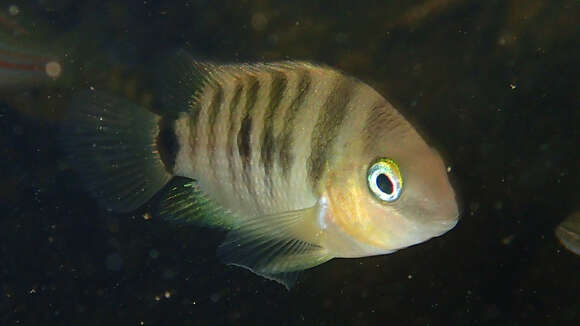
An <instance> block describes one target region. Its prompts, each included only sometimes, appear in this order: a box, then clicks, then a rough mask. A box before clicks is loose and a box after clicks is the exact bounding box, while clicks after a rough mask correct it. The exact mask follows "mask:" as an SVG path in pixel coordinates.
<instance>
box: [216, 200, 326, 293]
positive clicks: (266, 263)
mask: <svg viewBox="0 0 580 326" xmlns="http://www.w3.org/2000/svg"><path fill="white" fill-rule="evenodd" d="M315 212H316V207H311V208H306V209H303V210H297V211H291V212H284V213H281V214H278V215H269V216H259V217H254V218H251V219H248V220H245V221H243V222H242V223H240V225H239V226H237V227H235V228H233V229H232V230H231V231H230V232H229V233H228V235H227V236H226V239H225V241H224V242H223V243H222V244H221V245H220V246H219V248H218V256H219V257H220V259H221V260H222V261H224V262H225V263H227V264H230V265H235V266H240V267H243V268H246V269H248V270H250V271H252V272H254V273H256V274H258V275H261V276H263V277H266V278H268V279H271V280H274V281H277V282H279V283H281V284H282V285H284V286H286V288H290V287H291V286H292V285H293V284H294V283H295V282H296V279H297V277H298V274H299V272H300V271H302V270H304V269H308V268H311V267H314V266H317V265H320V264H322V263H324V262H326V261H328V260H330V259H332V258H333V256H332V255H331V253H330V252H328V251H327V250H326V249H324V248H323V247H320V246H318V245H316V244H313V243H310V242H307V241H304V240H300V239H297V238H296V237H295V235H294V232H295V227H296V226H298V223H301V222H304V220H305V219H308V218H312V217H313V214H314V213H315Z"/></svg>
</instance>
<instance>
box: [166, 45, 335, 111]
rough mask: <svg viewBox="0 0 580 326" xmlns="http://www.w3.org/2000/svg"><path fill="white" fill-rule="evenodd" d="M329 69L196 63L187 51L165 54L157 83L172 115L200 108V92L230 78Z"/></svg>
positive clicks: (277, 64)
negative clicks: (296, 70)
mask: <svg viewBox="0 0 580 326" xmlns="http://www.w3.org/2000/svg"><path fill="white" fill-rule="evenodd" d="M296 68H301V69H313V68H324V69H330V68H328V67H324V66H319V65H316V64H312V63H308V62H302V61H279V62H271V63H253V64H235V63H234V64H217V63H211V62H206V61H198V60H195V59H194V57H193V56H192V55H191V54H189V53H188V52H187V51H185V50H178V51H175V52H172V53H171V54H168V55H166V56H165V57H164V58H163V59H162V60H161V64H160V66H159V68H158V78H157V80H158V83H159V87H158V88H159V90H160V94H161V95H162V98H163V101H162V102H163V105H162V106H163V111H164V113H168V114H170V115H172V116H178V115H179V113H180V112H191V111H192V110H196V109H197V107H196V106H197V105H198V101H199V97H200V93H201V91H202V90H203V89H204V88H205V87H206V86H208V85H220V84H222V83H223V82H224V80H225V79H228V78H243V77H244V76H247V75H254V76H255V75H256V74H259V73H264V72H280V71H285V70H294V69H296Z"/></svg>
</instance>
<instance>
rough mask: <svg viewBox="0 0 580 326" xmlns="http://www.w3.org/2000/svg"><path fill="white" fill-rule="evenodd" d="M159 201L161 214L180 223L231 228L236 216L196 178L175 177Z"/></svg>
mask: <svg viewBox="0 0 580 326" xmlns="http://www.w3.org/2000/svg"><path fill="white" fill-rule="evenodd" d="M165 189H166V190H165V193H164V195H163V199H161V200H160V202H159V214H160V215H161V217H163V218H164V219H166V220H168V221H171V222H174V223H179V224H196V225H203V226H209V227H218V228H222V229H226V230H229V229H231V228H232V227H233V225H234V223H235V220H236V219H235V217H234V215H233V214H231V213H230V212H229V211H228V210H226V209H224V208H223V207H221V206H220V205H218V204H216V203H214V202H213V201H212V200H211V199H210V198H209V197H208V196H207V195H206V194H205V193H204V192H203V191H202V190H201V189H200V188H199V185H198V184H197V182H196V181H195V180H191V179H187V178H182V177H175V178H174V179H173V180H172V181H171V182H170V183H169V185H168V186H167V187H166V188H165Z"/></svg>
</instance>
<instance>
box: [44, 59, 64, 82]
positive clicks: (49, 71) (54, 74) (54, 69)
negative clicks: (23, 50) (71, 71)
mask: <svg viewBox="0 0 580 326" xmlns="http://www.w3.org/2000/svg"><path fill="white" fill-rule="evenodd" d="M44 72H45V73H46V75H47V76H48V77H50V78H53V79H57V78H58V77H60V74H61V73H62V67H61V66H60V63H58V62H56V61H50V62H47V63H46V65H45V66H44Z"/></svg>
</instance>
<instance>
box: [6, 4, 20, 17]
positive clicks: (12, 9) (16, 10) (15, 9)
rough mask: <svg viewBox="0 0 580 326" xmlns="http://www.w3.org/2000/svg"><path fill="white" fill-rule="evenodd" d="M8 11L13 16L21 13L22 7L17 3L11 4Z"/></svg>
mask: <svg viewBox="0 0 580 326" xmlns="http://www.w3.org/2000/svg"><path fill="white" fill-rule="evenodd" d="M8 13H9V14H10V15H11V16H16V15H18V14H19V13H20V8H18V6H17V5H10V7H8Z"/></svg>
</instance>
